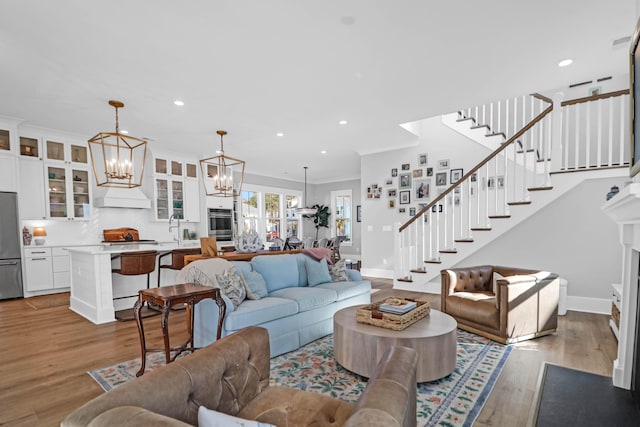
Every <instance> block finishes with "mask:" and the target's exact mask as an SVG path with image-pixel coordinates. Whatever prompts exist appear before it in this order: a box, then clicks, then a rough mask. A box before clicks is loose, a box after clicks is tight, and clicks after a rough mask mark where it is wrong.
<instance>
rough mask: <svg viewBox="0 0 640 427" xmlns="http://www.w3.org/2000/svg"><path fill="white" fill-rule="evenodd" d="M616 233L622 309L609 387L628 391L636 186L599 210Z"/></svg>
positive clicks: (639, 224) (637, 238) (637, 229)
mask: <svg viewBox="0 0 640 427" xmlns="http://www.w3.org/2000/svg"><path fill="white" fill-rule="evenodd" d="M602 210H603V211H604V213H606V214H607V215H608V216H609V217H611V219H613V221H615V222H616V223H617V224H618V226H619V230H620V242H621V243H622V247H623V250H622V278H621V280H622V308H621V310H620V333H619V341H618V358H617V359H616V360H615V361H614V362H613V385H615V386H616V387H621V388H625V389H628V390H630V389H631V381H632V376H633V360H634V354H633V353H634V347H635V340H636V312H637V310H638V307H637V305H638V276H639V271H638V269H639V266H640V255H639V254H640V183H631V184H629V185H627V186H626V187H624V188H623V189H622V190H620V192H619V193H618V194H617V195H616V196H614V197H613V198H611V199H610V200H608V201H607V202H606V203H605V204H604V206H603V207H602Z"/></svg>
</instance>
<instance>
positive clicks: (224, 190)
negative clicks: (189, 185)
mask: <svg viewBox="0 0 640 427" xmlns="http://www.w3.org/2000/svg"><path fill="white" fill-rule="evenodd" d="M216 133H217V134H218V135H220V149H219V150H218V151H217V152H216V153H217V155H216V156H213V157H207V158H206V159H202V160H200V170H201V171H202V176H203V177H204V180H203V182H204V190H205V193H206V194H207V196H218V197H234V196H236V195H238V194H240V191H241V189H242V180H243V179H244V163H245V162H244V160H239V159H236V158H234V157H229V156H227V155H225V154H224V140H223V137H224V136H225V135H226V134H227V131H224V130H219V131H217V132H216ZM234 173H235V174H236V176H239V177H240V180H239V182H238V183H237V184H235V188H234V181H233V175H234Z"/></svg>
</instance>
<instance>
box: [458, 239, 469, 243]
mask: <svg viewBox="0 0 640 427" xmlns="http://www.w3.org/2000/svg"><path fill="white" fill-rule="evenodd" d="M454 242H456V243H473V239H455V240H454Z"/></svg>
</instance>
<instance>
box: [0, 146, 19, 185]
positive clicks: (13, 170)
mask: <svg viewBox="0 0 640 427" xmlns="http://www.w3.org/2000/svg"><path fill="white" fill-rule="evenodd" d="M3 153H4V152H0V191H11V192H17V191H18V182H17V180H16V177H17V176H18V166H17V163H18V162H17V159H16V156H12V155H4V154H3Z"/></svg>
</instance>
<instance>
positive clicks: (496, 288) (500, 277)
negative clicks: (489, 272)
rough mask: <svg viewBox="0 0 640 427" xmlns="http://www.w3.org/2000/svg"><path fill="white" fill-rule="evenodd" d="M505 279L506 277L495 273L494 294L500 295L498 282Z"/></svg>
mask: <svg viewBox="0 0 640 427" xmlns="http://www.w3.org/2000/svg"><path fill="white" fill-rule="evenodd" d="M500 279H504V276H503V275H502V274H500V273H498V272H496V271H494V272H493V294H494V295H498V280H500Z"/></svg>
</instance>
